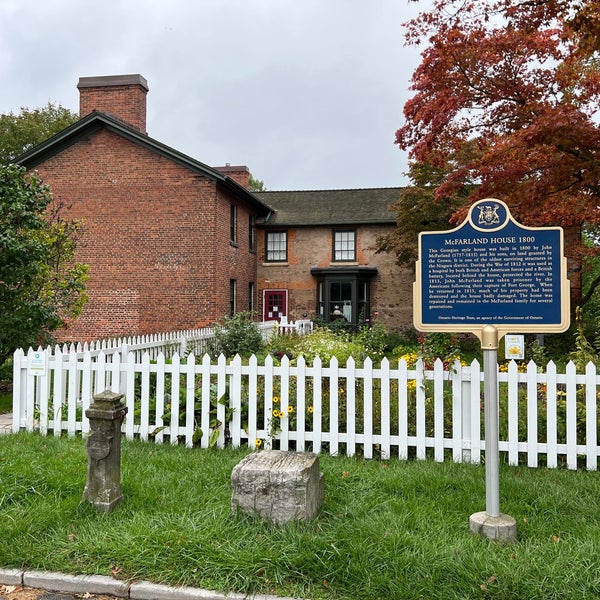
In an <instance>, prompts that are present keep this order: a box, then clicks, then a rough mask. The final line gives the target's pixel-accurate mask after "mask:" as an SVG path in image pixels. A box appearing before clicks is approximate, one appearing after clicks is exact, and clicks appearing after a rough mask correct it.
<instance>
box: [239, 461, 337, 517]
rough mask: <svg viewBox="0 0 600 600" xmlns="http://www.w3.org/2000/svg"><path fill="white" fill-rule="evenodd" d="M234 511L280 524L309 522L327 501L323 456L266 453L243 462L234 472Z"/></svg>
mask: <svg viewBox="0 0 600 600" xmlns="http://www.w3.org/2000/svg"><path fill="white" fill-rule="evenodd" d="M231 485H232V496H231V509H232V512H233V514H236V513H237V512H238V510H239V511H241V512H243V513H245V514H249V515H258V516H260V517H262V518H263V519H268V520H269V521H272V522H273V523H275V524H276V525H282V524H284V523H287V522H289V521H292V520H297V521H308V520H310V519H312V518H313V517H315V516H316V515H317V513H318V512H319V510H320V508H321V506H322V505H323V501H324V498H325V483H324V480H323V473H321V471H320V468H319V457H318V456H317V455H316V454H313V453H312V452H285V451H282V450H265V451H262V452H254V453H253V454H250V455H248V456H246V457H245V458H244V459H243V460H241V461H240V462H239V463H238V464H237V465H236V466H235V467H234V468H233V471H232V473H231Z"/></svg>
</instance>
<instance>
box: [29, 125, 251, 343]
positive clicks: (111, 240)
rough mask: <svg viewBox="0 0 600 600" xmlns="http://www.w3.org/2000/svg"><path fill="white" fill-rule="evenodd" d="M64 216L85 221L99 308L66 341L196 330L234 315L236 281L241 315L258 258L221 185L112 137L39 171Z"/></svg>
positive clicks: (82, 255)
mask: <svg viewBox="0 0 600 600" xmlns="http://www.w3.org/2000/svg"><path fill="white" fill-rule="evenodd" d="M37 170H38V172H39V173H40V175H41V176H42V178H43V179H44V181H45V182H46V183H48V184H49V185H50V186H51V189H52V191H53V194H54V198H55V199H56V201H58V202H62V203H64V204H65V206H66V207H67V211H66V212H65V213H64V214H65V216H69V217H72V218H77V219H81V220H83V222H84V230H85V231H84V234H83V237H82V239H81V240H80V242H79V244H78V250H77V259H78V260H79V261H81V262H84V263H87V264H88V265H89V275H90V280H89V282H88V285H87V288H88V294H89V296H90V301H89V303H88V304H87V305H86V307H85V308H84V310H83V312H82V314H81V316H80V317H79V318H78V319H77V320H76V321H75V322H74V323H73V324H72V325H71V327H70V329H69V330H67V331H65V332H64V333H63V334H62V335H61V337H62V339H66V340H74V341H83V340H93V339H99V338H104V337H117V336H123V335H133V334H147V333H155V332H161V331H173V330H179V329H187V328H192V327H197V326H201V325H205V324H209V323H212V322H214V321H215V320H217V319H219V318H221V317H222V316H223V315H226V314H228V313H229V280H230V279H236V280H237V281H238V291H239V294H240V297H239V298H238V302H239V305H240V307H241V308H243V309H245V308H246V307H247V289H248V282H249V281H251V280H254V277H255V275H254V273H255V269H256V255H255V254H254V253H251V252H249V250H248V212H247V209H246V208H245V207H244V206H245V205H243V204H240V206H239V208H238V240H239V243H238V245H237V246H233V245H231V244H230V242H229V232H230V228H229V223H230V221H229V217H230V212H229V206H230V203H231V202H232V201H236V198H232V197H230V196H228V195H227V194H226V192H225V191H223V190H222V189H221V188H220V186H218V185H216V184H215V183H214V182H213V181H211V180H209V179H207V178H204V177H202V176H200V175H198V174H197V173H195V172H192V171H190V170H188V169H186V168H185V167H183V166H180V165H178V164H176V163H174V162H172V161H170V160H168V159H166V158H164V157H162V156H160V155H158V154H155V153H153V152H151V151H149V150H147V149H145V148H142V147H140V146H138V145H136V144H133V143H132V142H130V141H128V140H126V139H124V138H122V137H120V136H118V135H117V134H114V133H111V132H109V131H107V130H101V131H99V132H96V133H93V134H90V135H89V136H88V137H87V138H85V139H82V140H81V141H79V142H77V143H76V144H74V145H72V146H70V147H69V148H67V149H65V150H63V151H62V152H60V153H59V154H57V155H55V156H53V157H52V158H50V159H48V160H47V161H46V162H45V163H42V164H41V165H38V167H37Z"/></svg>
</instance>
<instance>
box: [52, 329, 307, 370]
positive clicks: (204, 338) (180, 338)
mask: <svg viewBox="0 0 600 600" xmlns="http://www.w3.org/2000/svg"><path fill="white" fill-rule="evenodd" d="M256 326H257V328H258V330H259V332H260V334H261V336H262V337H263V339H264V340H268V339H269V338H270V337H271V336H272V335H288V334H291V333H297V334H299V335H306V334H307V333H310V332H311V331H312V330H313V322H312V321H311V320H309V319H298V320H297V321H290V322H288V321H287V319H285V321H283V320H282V322H281V323H278V322H277V321H263V322H261V323H257V324H256ZM214 336H215V330H214V328H213V327H201V328H199V329H186V330H181V331H170V332H166V333H154V334H149V335H140V336H130V337H122V338H108V339H103V340H96V341H93V342H85V343H77V344H63V345H62V347H61V352H62V353H63V354H67V353H68V354H73V353H75V354H77V356H78V357H80V356H83V355H84V353H85V352H88V351H89V352H90V355H91V356H92V358H96V357H97V356H98V354H99V353H100V352H104V354H105V355H106V357H107V359H108V360H109V361H110V360H111V359H110V358H108V357H111V356H112V355H113V354H115V353H117V352H118V353H119V354H120V355H121V356H122V357H127V355H128V354H129V353H130V352H133V353H134V355H135V357H136V360H138V361H141V360H142V356H143V355H144V354H145V353H148V354H149V356H150V360H155V359H156V358H157V357H158V355H159V354H163V355H164V356H165V357H166V358H171V357H172V356H173V355H174V354H175V353H177V354H179V356H187V355H188V354H190V353H192V354H195V355H196V356H201V355H202V354H204V353H205V352H206V350H207V348H208V342H209V340H211V339H212V338H213V337H214Z"/></svg>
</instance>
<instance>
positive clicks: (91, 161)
mask: <svg viewBox="0 0 600 600" xmlns="http://www.w3.org/2000/svg"><path fill="white" fill-rule="evenodd" d="M77 87H78V88H79V93H80V119H79V121H77V122H76V123H75V124H73V125H71V126H70V127H67V128H66V129H64V130H63V131H62V132H60V133H58V134H57V135H55V136H54V137H52V138H50V139H49V140H47V141H46V142H43V143H42V144H40V145H38V146H36V147H35V148H32V149H31V150H29V151H28V152H26V153H25V154H24V155H22V156H21V157H20V158H19V159H18V162H19V164H21V165H23V166H25V167H26V168H27V169H28V170H36V171H37V172H38V174H39V175H40V176H41V177H42V179H43V180H44V182H45V183H47V184H48V185H49V186H50V188H51V189H52V192H53V196H54V198H55V201H57V202H60V203H61V205H62V206H63V209H62V210H63V213H62V214H63V216H64V217H66V218H75V219H79V220H81V221H82V222H83V225H84V228H83V234H82V237H81V239H80V240H79V243H78V249H77V259H78V260H79V261H80V262H84V263H86V264H88V265H89V281H88V286H87V287H88V295H89V302H88V303H87V305H86V306H85V308H84V310H83V312H82V314H81V315H80V317H78V318H77V319H76V320H75V321H74V322H73V323H71V324H70V327H69V329H68V330H65V331H64V332H62V334H61V337H62V338H63V339H65V340H73V341H89V340H94V339H100V338H105V337H120V336H126V335H141V334H149V333H157V332H163V331H176V330H182V329H191V328H195V327H201V326H204V325H209V324H211V323H213V322H215V321H218V320H219V319H221V318H222V317H223V316H224V315H231V314H233V313H235V312H238V311H246V310H251V311H256V312H257V313H258V314H259V317H260V318H262V319H264V320H271V319H281V318H282V317H286V318H287V319H288V320H290V321H291V320H296V319H302V318H309V319H312V318H315V317H317V316H318V317H320V318H321V319H323V320H325V321H330V320H332V319H338V318H343V319H346V320H347V321H349V322H351V323H354V324H360V323H362V322H364V321H365V320H368V319H370V320H373V319H376V320H377V321H379V322H381V323H382V324H384V325H386V326H387V327H390V328H393V329H400V328H403V327H405V326H408V325H410V323H411V318H412V317H411V314H412V309H411V305H412V273H411V271H410V270H408V269H403V268H401V267H399V266H398V265H397V264H396V263H395V258H394V257H393V256H392V255H389V254H386V253H380V254H378V253H376V242H377V238H378V236H380V235H383V234H385V233H387V232H389V231H391V230H392V229H393V228H394V226H395V215H394V214H393V213H392V212H390V211H389V209H388V206H389V205H390V204H391V203H393V202H394V201H395V200H396V199H397V197H398V194H399V192H400V188H378V189H355V190H320V191H280V192H277V191H267V192H260V193H252V192H250V191H249V190H248V184H249V178H250V172H249V170H248V168H247V167H245V166H241V167H235V166H230V165H226V166H224V167H209V166H208V165H206V164H204V163H202V162H200V161H198V160H195V159H193V158H191V157H190V156H187V155H185V154H183V153H181V152H178V151H177V150H175V149H173V148H170V147H169V146H166V145H164V144H162V143H160V142H159V141H157V140H155V139H153V138H151V137H150V136H149V135H148V134H147V133H146V95H147V92H148V84H147V81H146V80H145V79H144V77H142V76H141V75H137V74H136V75H117V76H106V77H104V76H103V77H82V78H81V79H80V80H79V83H78V86H77Z"/></svg>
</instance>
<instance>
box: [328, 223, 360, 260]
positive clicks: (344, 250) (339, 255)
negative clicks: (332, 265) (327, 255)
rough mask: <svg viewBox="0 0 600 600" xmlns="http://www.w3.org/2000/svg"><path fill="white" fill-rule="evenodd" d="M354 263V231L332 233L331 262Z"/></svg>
mask: <svg viewBox="0 0 600 600" xmlns="http://www.w3.org/2000/svg"><path fill="white" fill-rule="evenodd" d="M347 261H356V231H349V230H344V231H341V230H340V231H334V232H333V262H347Z"/></svg>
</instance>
